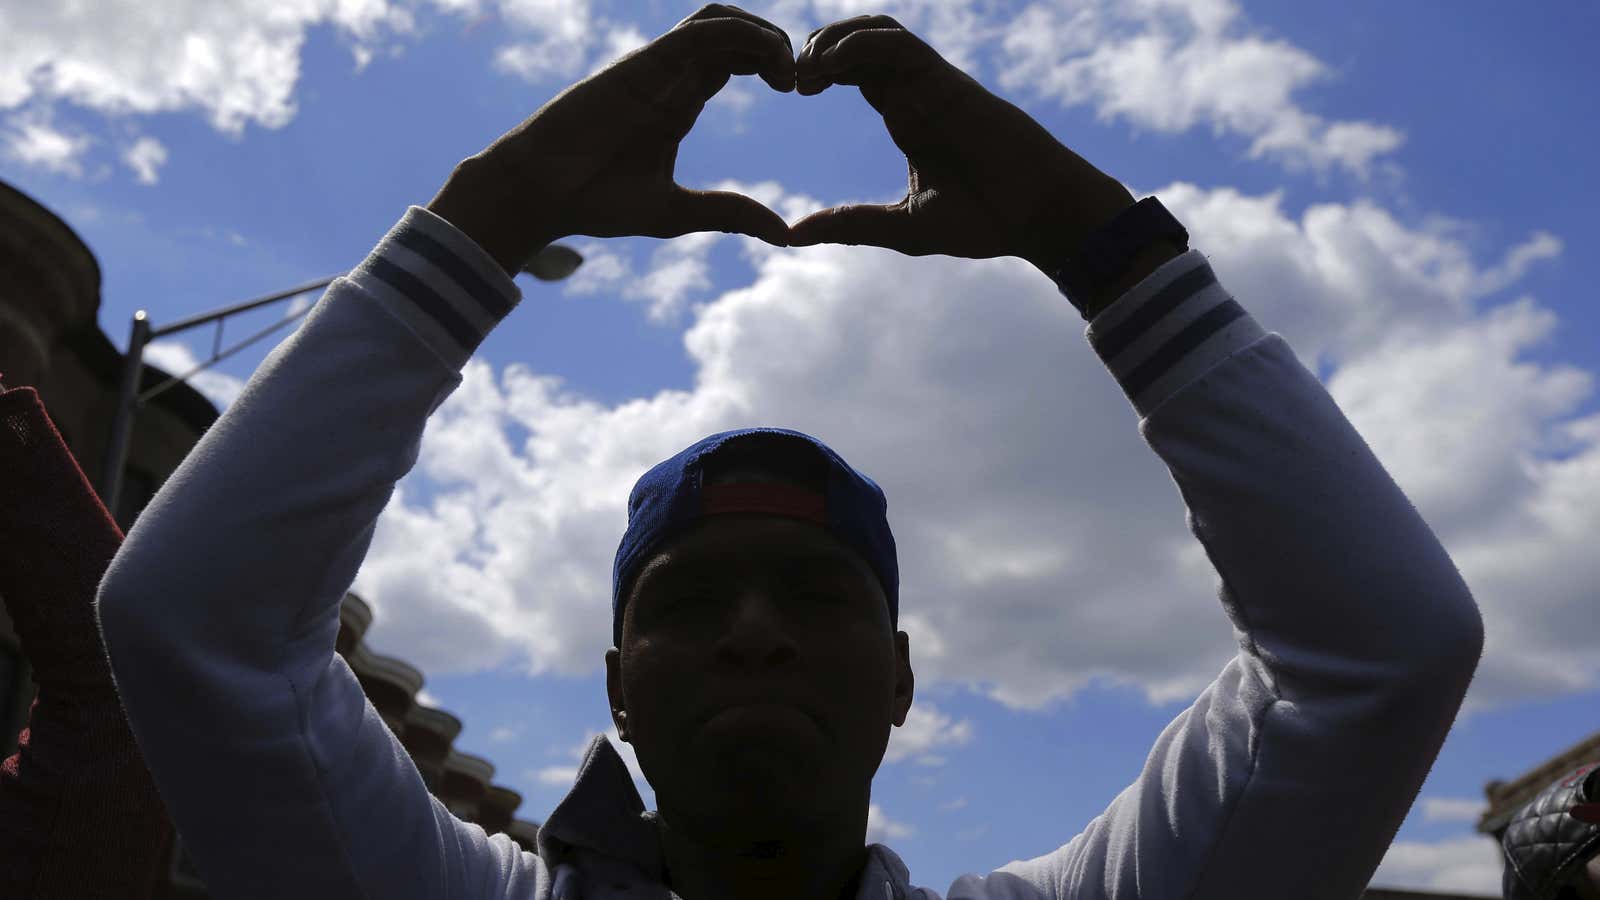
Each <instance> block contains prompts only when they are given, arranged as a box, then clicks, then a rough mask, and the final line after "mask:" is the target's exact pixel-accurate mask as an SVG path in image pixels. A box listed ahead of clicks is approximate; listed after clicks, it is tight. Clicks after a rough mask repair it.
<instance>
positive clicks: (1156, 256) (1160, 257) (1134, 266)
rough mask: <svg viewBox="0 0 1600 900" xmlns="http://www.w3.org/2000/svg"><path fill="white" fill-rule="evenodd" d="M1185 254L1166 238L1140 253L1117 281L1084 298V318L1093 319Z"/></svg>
mask: <svg viewBox="0 0 1600 900" xmlns="http://www.w3.org/2000/svg"><path fill="white" fill-rule="evenodd" d="M1183 253H1184V250H1183V249H1182V248H1181V247H1179V246H1178V245H1176V244H1174V243H1173V242H1172V241H1170V240H1167V239H1165V238H1163V239H1162V240H1160V241H1157V242H1156V243H1153V244H1151V245H1150V246H1148V247H1146V248H1144V249H1143V250H1141V251H1139V255H1137V256H1135V257H1134V258H1133V261H1132V262H1131V263H1130V264H1129V265H1128V268H1127V269H1125V270H1124V271H1123V273H1122V275H1121V276H1119V277H1118V278H1117V280H1116V281H1114V282H1112V283H1111V284H1108V285H1106V286H1105V287H1103V288H1101V289H1100V290H1097V291H1095V292H1093V293H1091V294H1090V295H1089V296H1088V297H1086V298H1084V304H1083V315H1084V318H1086V319H1093V318H1094V317H1095V316H1097V315H1099V314H1100V312H1101V310H1103V309H1105V308H1106V307H1108V306H1110V305H1111V304H1113V303H1115V302H1116V301H1117V298H1119V297H1121V296H1122V295H1123V294H1126V293H1127V292H1129V291H1131V290H1133V289H1134V288H1135V287H1136V286H1138V284H1139V282H1141V281H1144V280H1145V279H1146V278H1149V277H1150V276H1151V275H1152V274H1154V273H1155V271H1156V270H1157V269H1159V268H1161V267H1162V266H1164V265H1166V264H1167V263H1169V262H1171V261H1172V260H1174V259H1177V258H1178V257H1179V256H1182V255H1183Z"/></svg>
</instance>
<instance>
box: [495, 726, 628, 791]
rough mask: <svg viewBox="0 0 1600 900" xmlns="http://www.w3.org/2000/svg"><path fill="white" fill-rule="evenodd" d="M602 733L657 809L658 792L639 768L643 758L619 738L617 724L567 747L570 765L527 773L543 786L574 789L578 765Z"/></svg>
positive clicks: (546, 767) (594, 732) (565, 753)
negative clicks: (640, 759) (591, 743)
mask: <svg viewBox="0 0 1600 900" xmlns="http://www.w3.org/2000/svg"><path fill="white" fill-rule="evenodd" d="M602 734H603V735H605V736H606V739H607V740H609V741H610V742H611V746H613V747H615V748H616V749H617V755H618V756H620V757H622V763H623V765H625V766H627V767H628V774H630V775H632V776H633V783H634V786H636V787H637V788H638V789H639V793H640V795H641V796H642V797H643V799H644V801H645V806H646V807H647V808H654V807H655V791H654V790H653V789H652V788H651V787H650V783H649V782H648V781H645V778H644V770H643V769H642V768H640V767H639V756H638V754H636V753H634V752H633V745H632V744H629V743H626V742H624V741H623V740H622V738H620V737H618V736H617V727H616V726H615V725H611V726H609V727H607V728H606V729H605V730H604V731H599V730H591V731H588V732H586V733H585V734H584V736H583V740H581V741H579V742H577V743H576V744H573V745H571V746H570V747H568V748H566V750H565V751H564V753H563V754H562V755H564V756H566V757H567V759H568V760H569V762H566V763H561V764H558V765H551V766H542V767H539V768H536V769H530V770H528V771H527V772H525V773H523V774H524V775H526V776H527V777H529V778H530V779H532V780H533V781H537V782H538V783H540V784H542V785H546V786H548V787H555V788H561V789H562V790H570V789H571V788H572V785H573V783H574V782H576V781H577V780H578V763H581V762H583V754H584V751H586V750H588V749H589V743H590V742H591V741H593V740H594V739H595V738H596V737H597V736H599V735H602Z"/></svg>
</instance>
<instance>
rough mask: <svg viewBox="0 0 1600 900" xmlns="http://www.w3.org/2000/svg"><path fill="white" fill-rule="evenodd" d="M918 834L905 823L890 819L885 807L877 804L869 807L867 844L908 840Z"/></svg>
mask: <svg viewBox="0 0 1600 900" xmlns="http://www.w3.org/2000/svg"><path fill="white" fill-rule="evenodd" d="M915 833H916V829H915V828H913V827H912V826H910V825H907V824H906V823H904V822H896V821H895V820H894V819H891V818H889V815H888V814H887V813H885V812H884V811H883V807H881V806H879V805H878V804H876V803H873V804H871V805H870V806H868V807H867V843H869V844H882V843H887V842H888V841H892V840H899V839H901V838H908V837H911V835H913V834H915Z"/></svg>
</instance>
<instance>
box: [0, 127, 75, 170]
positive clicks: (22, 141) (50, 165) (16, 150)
mask: <svg viewBox="0 0 1600 900" xmlns="http://www.w3.org/2000/svg"><path fill="white" fill-rule="evenodd" d="M8 126H9V127H7V128H6V129H5V131H4V133H3V134H0V142H3V147H4V153H5V157H6V158H7V159H10V160H13V161H15V162H18V163H21V164H22V165H24V166H32V167H34V168H38V169H42V170H44V171H46V172H55V173H57V174H60V175H70V176H73V177H78V176H81V175H82V174H83V156H84V153H85V152H86V151H87V150H88V149H89V146H90V145H91V144H92V143H93V139H92V138H90V137H89V136H88V135H85V134H82V133H80V132H78V131H75V130H72V129H69V128H64V127H59V126H57V125H56V124H55V122H54V120H53V119H52V117H51V116H50V115H49V114H48V113H45V112H34V113H29V114H25V115H19V116H14V117H12V118H11V119H10V121H9V122H8Z"/></svg>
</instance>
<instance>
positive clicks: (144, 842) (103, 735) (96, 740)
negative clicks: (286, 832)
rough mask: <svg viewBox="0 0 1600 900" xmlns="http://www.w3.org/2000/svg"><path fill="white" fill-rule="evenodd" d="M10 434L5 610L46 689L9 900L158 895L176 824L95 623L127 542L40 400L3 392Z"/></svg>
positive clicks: (16, 798) (2, 795) (2, 774)
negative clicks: (107, 580)
mask: <svg viewBox="0 0 1600 900" xmlns="http://www.w3.org/2000/svg"><path fill="white" fill-rule="evenodd" d="M0 422H4V423H5V427H3V428H0V598H3V599H4V602H5V608H6V611H7V612H8V613H10V615H11V621H12V622H13V623H14V624H15V625H16V630H17V636H18V637H19V638H20V642H21V645H22V652H23V655H24V656H26V657H27V659H28V662H29V663H30V664H31V665H32V667H33V681H34V683H35V684H37V685H38V686H39V695H38V698H37V699H35V700H34V702H33V707H32V709H31V710H29V714H28V721H27V724H26V725H25V727H24V729H23V732H22V735H21V736H20V738H19V746H18V748H17V752H16V753H15V754H13V755H12V756H10V757H8V758H7V759H6V760H5V762H4V763H0V897H32V898H36V900H55V898H68V897H70V898H94V897H124V898H129V900H136V898H145V897H151V896H155V895H156V893H157V889H158V888H159V887H160V886H161V885H162V883H163V882H164V880H165V876H166V872H165V871H164V870H163V869H162V868H161V862H162V860H163V859H164V858H165V853H166V852H167V849H168V847H169V845H170V844H171V842H172V823H171V822H170V821H168V819H167V813H166V810H165V809H164V808H163V807H162V805H161V798H160V797H159V796H158V795H157V794H156V787H155V784H154V783H153V782H152V781H151V779H150V773H149V771H147V770H146V769H145V765H144V760H143V759H142V758H141V757H140V756H139V748H138V747H137V746H136V745H135V744H134V739H133V733H132V732H131V731H129V730H128V722H127V719H126V717H125V716H124V715H123V712H122V705H121V703H119V702H118V700H117V692H116V689H115V688H114V687H113V686H112V682H111V669H110V667H109V666H107V665H106V654H105V648H104V647H102V646H101V644H100V634H99V632H98V630H97V629H96V628H95V620H94V595H95V588H96V586H97V585H99V583H100V576H101V575H103V574H104V573H105V570H106V564H107V563H109V562H110V561H111V557H112V555H113V554H115V553H116V551H117V546H118V545H119V544H120V543H122V531H121V530H120V529H119V528H117V524H116V522H114V521H112V518H111V514H110V513H109V512H107V511H106V508H105V507H104V506H103V505H101V503H100V498H98V497H97V496H95V492H94V488H92V487H91V486H90V485H89V480H88V479H87V478H85V477H84V474H83V470H82V469H80V468H79V467H78V461H77V460H76V459H74V458H73V456H72V452H71V451H70V450H68V449H67V445H66V442H65V441H63V440H62V438H61V433H60V432H59V431H57V430H56V426H55V423H53V422H52V421H51V420H50V416H49V415H48V414H47V413H46V412H45V408H44V404H43V403H42V402H40V400H39V393H38V392H37V391H35V390H34V389H33V388H30V387H18V388H12V389H10V390H7V389H6V388H5V386H4V385H3V384H0ZM89 846H92V847H94V848H95V852H94V853H93V854H92V855H86V854H85V853H84V851H83V848H84V847H89Z"/></svg>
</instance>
